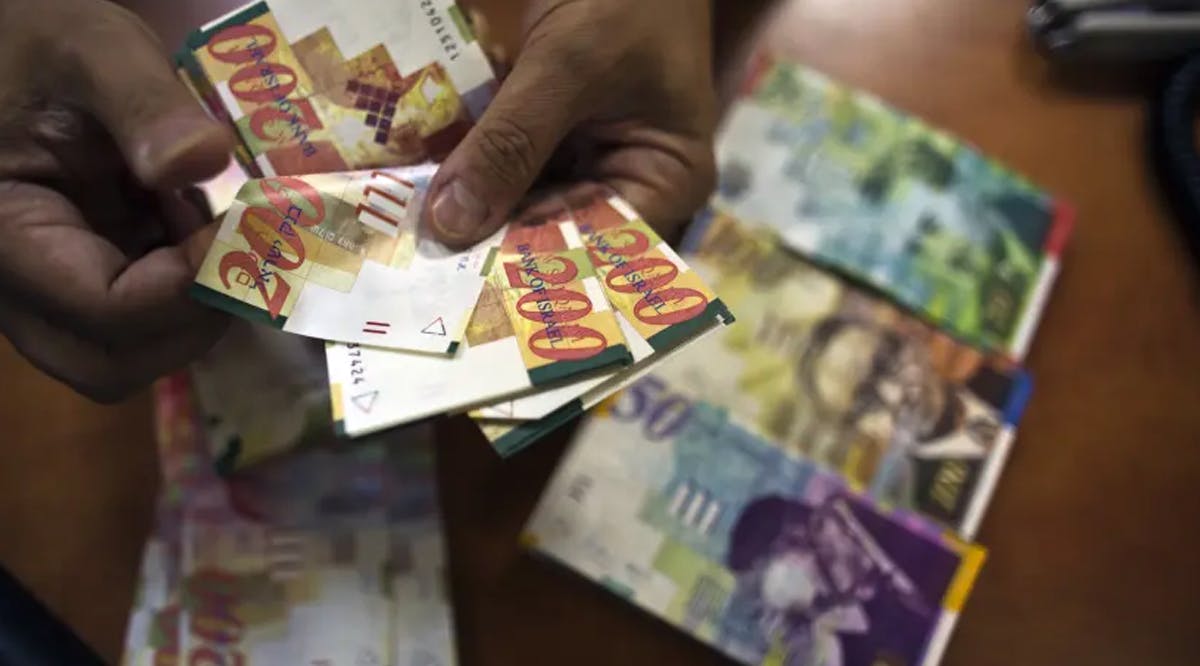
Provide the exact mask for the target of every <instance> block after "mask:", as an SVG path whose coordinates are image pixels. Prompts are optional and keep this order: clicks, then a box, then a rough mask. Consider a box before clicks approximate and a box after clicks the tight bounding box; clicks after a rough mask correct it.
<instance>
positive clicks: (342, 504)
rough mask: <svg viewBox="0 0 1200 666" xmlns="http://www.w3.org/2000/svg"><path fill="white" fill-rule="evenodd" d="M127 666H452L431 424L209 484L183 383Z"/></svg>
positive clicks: (159, 394) (168, 422)
mask: <svg viewBox="0 0 1200 666" xmlns="http://www.w3.org/2000/svg"><path fill="white" fill-rule="evenodd" d="M155 390H156V402H157V420H158V430H159V444H160V458H161V460H162V466H163V480H164V485H163V491H162V494H161V496H160V500H159V512H158V516H157V524H156V529H155V532H154V534H153V535H151V537H150V539H149V541H148V542H147V545H146V547H145V549H144V556H143V561H142V575H141V579H140V582H139V586H138V591H137V598H136V601H135V605H134V609H133V613H132V616H131V619H130V623H129V629H128V632H127V637H126V651H125V656H124V659H123V663H125V664H130V665H133V664H145V665H150V664H161V663H176V662H178V663H238V664H246V665H247V666H249V665H251V664H271V665H274V664H320V663H327V664H380V665H386V664H413V663H421V664H450V663H454V661H455V652H454V644H453V638H452V628H451V618H450V609H449V606H448V602H447V595H446V588H445V585H444V581H443V579H444V571H443V569H444V555H443V550H442V549H443V546H442V537H441V531H440V526H439V519H438V510H437V506H436V503H435V496H436V492H435V488H434V481H433V469H432V449H431V445H432V439H431V433H430V432H429V431H428V429H410V430H407V431H403V432H398V433H394V434H392V435H391V436H390V437H389V438H388V440H387V441H379V442H373V443H371V444H369V445H367V446H363V447H355V448H353V449H344V448H342V449H338V448H333V449H329V448H325V449H318V450H312V451H308V452H305V453H301V454H297V455H293V456H290V457H288V458H285V459H280V460H278V461H274V462H272V463H271V464H269V465H265V466H259V467H256V468H255V469H254V470H253V471H250V472H246V473H242V474H239V475H236V476H233V477H230V478H228V479H222V478H219V477H217V476H216V474H215V472H214V471H213V469H212V460H211V458H210V457H209V455H208V449H207V446H206V444H205V441H204V440H205V438H206V436H207V435H206V431H205V428H204V427H203V423H202V419H201V416H200V412H199V411H198V409H197V408H196V405H195V403H194V400H193V398H192V395H191V393H190V388H189V384H188V380H187V378H186V377H185V376H176V377H170V378H167V379H164V380H162V381H161V382H160V383H159V384H158V385H157V386H156V389H155Z"/></svg>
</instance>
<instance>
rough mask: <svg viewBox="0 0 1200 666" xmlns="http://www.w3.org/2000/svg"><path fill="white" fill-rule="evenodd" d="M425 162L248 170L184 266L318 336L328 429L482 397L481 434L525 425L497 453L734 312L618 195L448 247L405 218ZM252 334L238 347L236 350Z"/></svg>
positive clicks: (257, 315) (202, 288)
mask: <svg viewBox="0 0 1200 666" xmlns="http://www.w3.org/2000/svg"><path fill="white" fill-rule="evenodd" d="M434 169H435V167H434V166H432V165H422V166H416V167H392V168H384V169H377V170H374V171H357V172H341V173H334V174H309V175H303V176H279V177H274V178H265V179H255V180H251V181H249V182H247V183H246V184H245V185H244V186H243V187H242V189H241V190H240V191H239V193H238V195H237V196H236V198H235V199H234V200H233V202H232V203H231V204H230V205H229V206H228V210H227V212H226V213H225V215H224V217H223V219H222V222H221V224H220V229H219V230H218V233H217V236H216V241H215V242H214V244H213V246H212V247H211V249H210V250H209V252H208V254H207V256H206V257H205V259H204V261H203V264H202V266H201V269H200V272H199V274H198V275H197V277H196V282H195V285H194V287H193V294H194V295H195V297H196V298H198V299H200V300H201V301H203V302H205V303H208V304H210V305H212V306H214V307H218V308H221V309H224V310H226V311H228V312H230V313H233V314H235V315H239V316H241V317H242V318H244V319H247V320H250V321H253V322H258V323H261V324H264V325H266V326H268V327H270V328H274V329H277V330H282V331H284V332H287V333H295V334H298V335H302V336H307V337H312V338H317V339H322V340H326V341H329V343H330V344H328V346H327V349H326V364H327V369H328V373H329V375H328V376H329V384H330V400H331V403H332V410H333V418H334V420H335V421H336V422H337V424H338V426H339V429H340V431H341V432H342V433H343V434H345V435H349V436H354V437H357V436H362V435H366V434H370V433H374V432H378V431H380V430H384V429H387V428H393V427H396V426H400V425H404V424H406V423H412V422H415V421H419V420H421V419H425V418H429V417H432V416H438V415H442V414H447V413H457V412H465V411H468V410H472V409H480V410H481V411H480V412H479V413H478V414H477V416H479V417H480V418H481V419H484V418H486V419H501V420H502V422H501V423H500V424H496V423H493V422H488V423H487V424H486V425H487V426H488V427H489V428H493V427H501V428H504V427H508V428H510V429H512V428H517V427H518V426H523V425H527V424H536V425H537V427H536V428H532V429H531V428H528V427H526V428H523V429H520V430H519V431H518V432H508V433H505V434H506V435H507V437H506V438H505V439H504V440H503V441H500V442H498V443H497V448H498V449H499V450H501V451H502V452H505V453H509V452H512V451H515V450H518V449H520V448H522V447H523V446H525V445H527V444H528V443H529V442H531V441H532V440H533V439H535V438H536V437H535V436H536V435H540V434H544V433H545V432H546V430H547V429H548V426H549V424H551V423H555V424H557V423H558V422H559V421H560V420H561V416H562V414H563V413H565V412H562V411H561V410H567V411H571V412H572V413H574V414H578V413H580V412H581V411H582V410H583V409H584V408H586V407H590V406H591V405H593V404H595V403H596V402H598V400H599V399H600V398H603V397H604V396H606V395H608V394H610V393H612V392H613V391H615V390H616V389H617V388H619V387H620V386H621V385H622V382H627V381H628V380H629V379H630V378H631V377H632V376H634V375H635V374H636V373H637V372H642V371H644V370H645V368H646V367H648V366H649V365H650V364H652V363H653V362H655V361H657V360H659V359H661V358H662V357H664V356H665V355H666V354H667V353H669V352H670V351H672V350H674V349H677V348H679V347H680V346H682V345H684V344H686V343H688V342H691V341H693V340H695V339H696V338H698V337H700V336H702V335H703V334H704V333H706V332H708V331H710V330H712V329H714V328H717V327H720V326H722V325H724V324H728V323H731V322H732V321H733V317H732V315H731V314H730V313H729V311H728V309H727V308H726V307H725V305H724V304H723V303H722V301H721V300H720V299H719V298H717V296H716V295H715V294H714V293H713V292H712V290H710V289H709V288H708V287H707V286H706V285H705V284H704V282H703V281H702V280H701V279H700V278H699V276H698V275H697V274H696V273H695V272H694V271H692V270H691V269H690V268H689V267H688V265H687V263H686V262H685V261H683V260H682V259H681V258H680V257H679V256H678V255H677V254H676V253H675V252H674V251H673V250H672V249H671V248H670V246H669V245H667V244H666V243H665V242H663V240H662V239H661V238H659V237H658V235H657V234H656V233H655V232H654V231H653V229H651V228H650V227H649V226H648V225H647V224H646V222H645V221H644V220H642V219H641V217H640V216H639V215H638V213H637V212H636V211H635V210H633V208H631V207H630V206H629V205H628V204H627V203H626V202H625V201H624V200H623V199H621V198H620V197H618V196H615V195H600V196H597V197H596V198H594V199H592V200H589V201H586V202H575V203H568V202H567V201H565V200H562V201H561V206H560V207H559V208H558V210H557V212H554V213H551V214H548V215H547V216H545V217H544V218H542V219H540V220H537V221H534V222H531V223H527V224H522V225H520V226H516V225H510V226H508V227H506V228H503V229H501V230H500V231H499V232H497V234H496V235H495V236H494V237H493V238H491V239H489V240H486V241H484V242H482V243H480V244H478V245H476V246H475V247H473V248H471V249H469V250H466V251H463V252H451V251H449V250H447V249H446V248H445V247H444V246H442V245H440V244H438V243H437V242H435V241H434V240H432V239H431V238H428V237H427V232H426V230H425V227H424V226H423V225H421V224H420V223H419V219H420V207H421V205H422V203H423V195H424V192H425V190H426V188H427V187H428V183H429V181H430V178H431V177H432V174H433V172H434ZM251 342H252V341H251V340H242V341H241V343H242V344H245V345H247V347H246V348H245V349H244V351H246V350H249V349H250V346H249V343H251ZM229 344H230V346H231V347H233V346H234V345H236V344H238V342H237V341H231V342H230V343H229ZM233 353H234V354H236V353H237V352H236V350H235V351H234V352H233ZM253 353H257V352H253ZM247 361H251V359H247ZM235 365H238V366H241V365H242V364H241V363H236V364H235ZM249 365H250V367H253V363H252V362H250V363H249ZM269 365H270V364H269V363H266V364H264V365H263V366H262V367H268V366H269ZM262 380H263V381H264V382H266V383H271V382H272V381H274V380H273V379H272V378H271V377H270V376H264V377H262ZM497 403H499V404H497ZM550 417H554V418H550ZM495 438H496V439H499V438H500V437H499V435H497V436H496V437H495Z"/></svg>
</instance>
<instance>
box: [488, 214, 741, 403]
mask: <svg viewBox="0 0 1200 666" xmlns="http://www.w3.org/2000/svg"><path fill="white" fill-rule="evenodd" d="M558 221H559V222H560V223H561V222H569V223H572V224H574V225H575V228H577V229H578V230H579V232H580V237H581V241H582V243H583V246H584V248H585V249H586V250H587V252H588V253H590V256H591V257H592V261H593V263H594V264H595V265H596V266H598V267H599V270H600V277H601V281H600V284H601V285H602V286H603V288H604V295H605V297H606V298H607V299H608V300H609V302H610V303H612V304H613V307H614V310H615V311H616V317H617V322H618V323H619V324H620V326H621V332H622V333H623V334H624V337H625V340H626V342H627V343H628V344H629V347H630V352H631V353H632V355H633V360H634V365H633V366H631V367H629V368H624V369H622V370H619V371H617V372H616V373H613V374H610V375H608V376H602V377H597V378H591V379H585V380H583V381H580V382H576V383H573V384H569V385H567V386H563V387H560V388H555V389H547V390H544V391H540V392H538V393H536V394H534V395H531V396H528V397H524V398H519V399H515V400H508V401H504V402H501V403H498V404H495V405H490V406H487V407H484V408H481V409H479V410H476V411H475V412H472V416H474V417H478V418H488V419H508V420H520V421H534V420H538V419H542V418H545V417H547V416H549V415H550V414H551V413H552V412H554V411H555V410H558V409H561V408H563V407H565V406H568V405H571V404H574V405H576V406H579V407H580V408H583V409H586V408H590V407H591V406H592V405H594V404H595V403H597V402H599V401H600V400H601V399H603V398H604V397H607V396H608V395H611V394H612V393H613V392H615V391H616V390H617V386H618V385H620V384H621V383H622V382H623V381H627V380H628V379H629V378H630V377H631V376H632V375H634V374H635V373H638V372H640V371H644V369H645V368H647V367H648V366H649V365H651V364H652V362H653V360H654V359H656V358H661V356H662V355H663V354H665V353H666V352H669V351H671V350H674V349H677V348H679V347H681V346H683V345H684V344H685V343H687V342H688V341H690V340H692V339H694V338H695V337H697V336H698V335H701V334H703V333H705V332H708V331H711V330H713V329H715V328H718V327H720V326H722V325H725V326H727V325H729V324H731V323H733V321H734V317H733V315H732V314H731V313H730V312H729V309H728V308H726V307H725V303H724V302H722V300H721V299H720V298H718V297H717V295H716V294H714V293H713V291H712V289H710V288H709V287H708V285H706V284H705V283H704V281H703V280H701V279H700V278H699V277H698V276H697V275H696V273H695V272H694V271H692V270H691V268H690V267H689V266H688V264H687V262H686V261H684V260H683V259H682V258H681V257H680V256H679V255H678V254H676V252H675V251H674V250H673V249H672V248H671V246H670V245H668V244H667V243H666V242H665V241H663V240H662V239H661V238H660V237H659V236H658V234H657V233H655V231H654V230H653V229H651V228H650V227H649V225H647V224H646V222H645V221H644V220H642V219H641V217H640V216H639V215H638V213H637V211H635V210H634V209H633V208H631V207H630V206H629V205H628V204H627V203H626V202H625V201H624V200H622V199H620V198H619V197H615V196H599V197H596V198H594V199H592V200H590V201H587V202H583V203H578V204H576V205H569V204H566V203H564V206H563V212H562V214H561V216H560V219H559V220H558ZM556 251H562V250H561V249H557V250H556Z"/></svg>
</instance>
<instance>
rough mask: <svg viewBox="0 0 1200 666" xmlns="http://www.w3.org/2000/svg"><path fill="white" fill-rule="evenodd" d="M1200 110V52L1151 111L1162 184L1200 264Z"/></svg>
mask: <svg viewBox="0 0 1200 666" xmlns="http://www.w3.org/2000/svg"><path fill="white" fill-rule="evenodd" d="M1198 109H1200V53H1197V54H1196V55H1193V56H1191V57H1190V58H1188V59H1186V60H1184V61H1183V62H1182V63H1181V64H1180V65H1179V66H1178V67H1177V68H1176V69H1175V70H1174V71H1173V72H1172V73H1171V74H1170V76H1169V77H1168V78H1167V81H1166V84H1165V85H1164V86H1163V87H1162V90H1161V91H1160V92H1159V94H1158V97H1157V99H1155V101H1154V104H1153V105H1152V107H1151V111H1150V137H1149V139H1150V151H1151V155H1152V158H1153V161H1154V168H1155V170H1156V171H1157V175H1158V180H1159V183H1161V185H1162V187H1163V190H1164V192H1165V194H1166V196H1167V200H1168V201H1169V202H1170V204H1171V207H1172V209H1173V212H1174V213H1175V217H1176V218H1177V219H1178V220H1179V222H1180V223H1181V224H1182V227H1183V233H1184V238H1185V239H1186V241H1187V243H1188V245H1189V246H1190V247H1191V250H1192V256H1193V258H1194V259H1195V260H1196V262H1197V263H1198V264H1200V154H1198V153H1197V151H1196V131H1195V127H1196V125H1195V122H1196V112H1197V110H1198Z"/></svg>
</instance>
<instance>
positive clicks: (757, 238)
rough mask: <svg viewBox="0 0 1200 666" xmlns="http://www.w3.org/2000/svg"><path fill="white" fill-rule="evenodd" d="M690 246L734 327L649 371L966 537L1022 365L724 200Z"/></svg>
mask: <svg viewBox="0 0 1200 666" xmlns="http://www.w3.org/2000/svg"><path fill="white" fill-rule="evenodd" d="M687 247H688V248H689V249H690V251H689V252H687V253H685V257H686V258H687V260H688V262H689V263H690V264H691V265H692V266H693V268H694V269H695V270H696V271H697V272H698V273H700V274H701V275H703V276H704V277H705V278H707V279H708V280H709V283H710V284H712V285H713V288H714V289H715V290H716V291H717V292H719V293H720V294H721V296H722V298H723V299H725V301H726V302H727V303H728V304H729V307H730V308H732V309H733V310H735V311H736V312H737V313H738V319H739V325H738V326H734V327H731V328H729V329H728V330H725V331H722V332H720V333H719V334H718V335H715V336H712V337H710V338H706V339H704V340H701V341H699V342H697V344H696V345H694V346H693V347H692V348H690V349H688V350H686V352H684V353H681V354H679V355H678V356H677V357H676V358H673V359H671V360H669V361H668V362H666V363H663V364H662V366H661V368H659V369H658V370H657V371H656V372H657V375H658V376H659V377H663V378H666V379H668V380H669V381H670V382H672V383H675V384H678V385H682V386H688V387H690V388H691V389H692V390H695V391H696V392H697V393H698V394H699V395H702V396H704V397H705V399H706V400H708V401H710V402H712V403H713V404H716V405H720V406H722V407H724V408H727V409H728V410H729V411H730V413H731V415H732V417H733V418H735V419H736V420H738V421H739V422H740V423H742V424H743V425H744V426H745V427H747V428H748V429H749V430H751V431H752V432H755V433H757V434H758V435H761V436H763V437H764V438H765V439H766V440H767V441H771V442H775V443H776V445H777V446H779V447H780V448H781V450H783V451H785V452H787V453H788V454H790V455H795V456H802V457H805V458H808V459H811V460H814V461H816V462H817V463H818V464H821V465H822V466H824V467H825V468H826V469H829V470H831V471H834V472H836V473H838V474H841V475H842V476H844V478H846V479H847V481H848V483H849V485H850V486H851V487H853V488H855V489H856V490H859V491H861V492H863V493H865V494H867V495H869V496H871V497H872V498H874V499H876V500H877V501H880V502H882V503H884V504H886V505H889V506H893V507H896V508H898V509H901V510H907V511H914V512H918V513H920V514H923V515H924V516H925V517H927V518H929V519H932V520H934V521H936V522H938V523H940V524H942V525H945V526H947V527H949V528H951V529H954V530H955V531H957V532H959V533H960V534H962V535H964V537H965V538H972V537H973V535H974V533H975V531H976V529H977V528H978V525H979V521H980V519H981V518H982V516H983V512H984V509H985V507H986V506H987V503H988V500H989V499H990V497H991V494H992V491H993V489H994V487H995V484H996V481H997V479H998V478H999V476H1000V473H1001V471H1002V469H1003V467H1004V463H1005V461H1006V460H1007V457H1008V453H1009V450H1010V449H1011V446H1012V442H1013V438H1014V437H1015V433H1016V425H1017V422H1018V420H1019V419H1020V416H1021V414H1022V412H1023V411H1024V408H1025V405H1026V403H1027V401H1028V399H1029V395H1030V393H1031V390H1032V384H1031V380H1030V378H1029V375H1028V374H1027V373H1025V372H1024V371H1023V370H1022V369H1021V368H1019V367H1018V366H1016V365H1015V364H1014V363H1013V362H1011V361H1009V360H1007V359H1006V358H1005V357H1004V356H1002V355H999V354H988V353H984V352H981V351H978V350H977V349H975V348H974V347H970V346H968V345H965V344H962V343H960V342H958V341H956V340H955V339H954V338H952V337H951V336H949V335H947V334H945V333H943V332H941V331H939V330H937V329H936V328H934V327H933V326H930V325H929V324H927V323H925V322H923V321H921V320H920V319H918V318H916V317H914V316H912V315H911V314H908V313H907V312H906V311H905V310H903V309H901V308H899V307H897V306H895V305H893V304H892V303H890V302H888V301H885V300H883V299H881V298H879V297H877V296H875V295H873V294H870V293H868V292H866V291H864V290H862V289H860V288H856V287H855V286H853V285H852V284H851V283H849V282H847V281H846V280H844V279H842V278H840V277H838V276H837V275H835V274H832V273H829V272H827V271H824V270H821V269H819V268H817V267H815V266H813V265H812V264H810V263H808V262H806V261H804V260H802V259H800V258H799V257H797V256H796V255H795V254H794V253H792V252H790V251H788V250H787V249H786V248H784V247H782V245H781V244H780V243H779V241H778V238H777V237H776V236H775V234H774V233H772V232H771V231H770V230H767V229H763V228H762V227H756V226H752V225H747V224H743V223H741V222H740V221H739V220H737V219H736V218H734V217H732V216H731V215H729V214H726V213H723V212H721V211H719V210H712V211H709V212H708V213H706V214H705V215H703V216H701V218H700V219H699V220H698V221H697V224H696V226H695V227H694V228H693V230H692V235H691V237H689V239H688V240H687ZM639 390H640V391H649V390H651V387H650V386H649V385H647V384H643V386H642V388H641V389H639Z"/></svg>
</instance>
